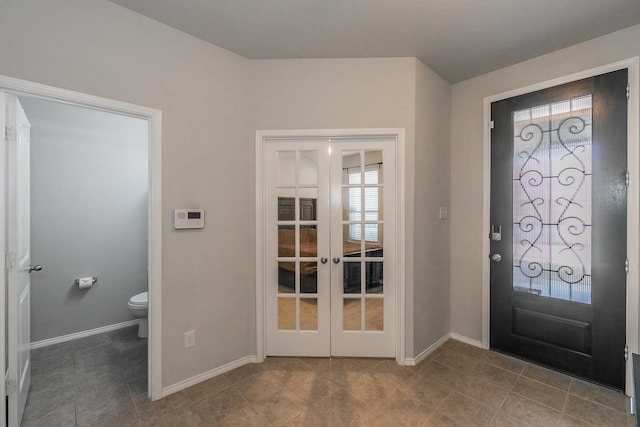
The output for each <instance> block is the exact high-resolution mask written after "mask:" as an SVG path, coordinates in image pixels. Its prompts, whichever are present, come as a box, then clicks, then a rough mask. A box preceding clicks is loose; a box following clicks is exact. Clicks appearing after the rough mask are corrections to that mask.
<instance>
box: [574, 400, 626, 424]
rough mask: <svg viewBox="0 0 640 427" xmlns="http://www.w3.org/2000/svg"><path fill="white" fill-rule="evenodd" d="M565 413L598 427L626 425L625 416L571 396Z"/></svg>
mask: <svg viewBox="0 0 640 427" xmlns="http://www.w3.org/2000/svg"><path fill="white" fill-rule="evenodd" d="M565 413H566V414H567V415H570V416H572V417H575V418H578V419H580V420H583V421H586V422H588V423H591V424H593V425H595V426H600V427H607V426H611V427H620V426H626V425H627V424H628V420H627V415H626V414H624V413H622V412H619V411H616V410H615V409H611V408H608V407H606V406H603V405H600V404H598V403H594V402H591V401H589V400H585V399H582V398H580V397H577V396H574V395H572V394H570V395H569V397H568V398H567V406H566V408H565Z"/></svg>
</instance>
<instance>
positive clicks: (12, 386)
mask: <svg viewBox="0 0 640 427" xmlns="http://www.w3.org/2000/svg"><path fill="white" fill-rule="evenodd" d="M6 387H7V395H9V394H15V392H16V390H17V389H18V387H17V382H16V380H7V383H6Z"/></svg>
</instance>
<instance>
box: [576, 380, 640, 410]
mask: <svg viewBox="0 0 640 427" xmlns="http://www.w3.org/2000/svg"><path fill="white" fill-rule="evenodd" d="M569 393H571V394H574V395H576V396H578V397H581V398H583V399H587V400H590V401H592V402H596V403H600V404H601V405H605V406H608V407H609V408H612V409H615V410H618V411H620V412H628V407H629V398H627V396H625V395H624V393H622V392H619V391H614V390H610V389H608V388H605V387H600V386H597V385H595V384H591V383H588V382H586V381H581V380H578V379H575V378H574V379H573V380H572V381H571V387H570V388H569Z"/></svg>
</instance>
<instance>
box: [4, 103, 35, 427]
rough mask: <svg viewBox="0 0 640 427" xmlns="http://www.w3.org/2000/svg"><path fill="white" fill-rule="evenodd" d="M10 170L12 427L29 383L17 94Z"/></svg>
mask: <svg viewBox="0 0 640 427" xmlns="http://www.w3.org/2000/svg"><path fill="white" fill-rule="evenodd" d="M4 97H5V126H6V127H7V131H6V132H5V134H6V136H7V137H6V150H7V156H6V161H7V163H6V170H7V255H8V257H7V258H8V262H7V279H8V281H7V283H8V285H7V286H8V302H7V313H8V315H7V329H8V349H7V356H8V362H9V363H8V368H9V370H8V381H7V393H8V395H9V406H8V412H9V425H11V426H17V425H19V424H20V420H21V419H22V414H23V412H24V407H25V404H26V401H27V395H28V393H29V386H30V384H31V361H30V345H31V339H30V318H31V313H30V304H31V287H30V286H31V281H30V278H29V277H30V273H31V271H32V268H31V248H30V179H29V178H30V171H29V162H30V143H31V141H30V132H31V131H30V127H31V125H30V124H29V121H28V119H27V116H26V114H25V112H24V110H23V109H22V106H21V105H20V102H19V100H18V99H17V97H16V96H14V95H11V94H6V93H5V94H4Z"/></svg>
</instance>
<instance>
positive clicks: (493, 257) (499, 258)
mask: <svg viewBox="0 0 640 427" xmlns="http://www.w3.org/2000/svg"><path fill="white" fill-rule="evenodd" d="M491 261H495V262H500V261H502V255H500V254H493V255H491Z"/></svg>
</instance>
